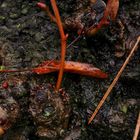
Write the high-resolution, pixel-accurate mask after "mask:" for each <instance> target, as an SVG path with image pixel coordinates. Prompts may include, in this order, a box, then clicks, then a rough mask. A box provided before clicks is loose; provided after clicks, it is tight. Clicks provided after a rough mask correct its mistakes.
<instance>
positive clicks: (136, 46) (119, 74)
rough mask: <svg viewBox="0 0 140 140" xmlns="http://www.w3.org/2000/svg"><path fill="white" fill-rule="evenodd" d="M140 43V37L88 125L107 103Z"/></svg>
mask: <svg viewBox="0 0 140 140" xmlns="http://www.w3.org/2000/svg"><path fill="white" fill-rule="evenodd" d="M139 41H140V36H139V37H138V39H137V42H136V43H135V45H134V47H133V48H132V50H131V52H130V54H129V55H128V57H127V59H126V60H125V62H124V64H123V66H122V67H121V69H120V70H119V72H118V74H117V75H116V77H115V79H114V80H113V82H112V83H111V85H110V86H109V88H108V89H107V91H106V93H105V94H104V96H103V98H102V99H101V101H100V102H99V104H98V106H97V107H96V109H95V111H94V113H93V114H92V116H91V117H90V119H89V121H88V124H90V123H91V122H92V120H93V119H94V117H95V116H96V114H97V113H98V111H99V110H100V108H101V107H102V105H103V103H104V102H105V100H106V98H107V97H108V95H109V94H110V92H111V91H112V89H113V87H114V86H115V84H116V83H117V81H118V79H119V77H120V76H121V74H122V72H123V70H124V68H125V67H126V65H127V64H128V63H129V61H130V58H131V57H132V55H133V54H134V52H135V51H136V50H137V48H138V43H139Z"/></svg>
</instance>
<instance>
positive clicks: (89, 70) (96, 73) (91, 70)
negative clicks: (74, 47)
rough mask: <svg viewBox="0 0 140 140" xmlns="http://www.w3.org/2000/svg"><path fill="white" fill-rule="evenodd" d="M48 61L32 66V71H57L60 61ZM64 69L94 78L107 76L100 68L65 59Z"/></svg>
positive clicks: (42, 72) (38, 72)
mask: <svg viewBox="0 0 140 140" xmlns="http://www.w3.org/2000/svg"><path fill="white" fill-rule="evenodd" d="M50 62H51V61H45V62H43V63H42V64H41V65H40V66H39V67H37V68H34V69H33V70H32V71H33V72H35V73H37V74H46V73H51V72H56V71H59V68H60V62H59V61H53V62H51V63H50ZM64 71H65V72H70V73H76V74H80V75H85V76H91V77H96V78H107V77H108V75H107V74H106V73H104V72H102V71H101V70H100V69H98V68H96V67H94V66H93V65H91V64H86V63H80V62H73V61H65V66H64Z"/></svg>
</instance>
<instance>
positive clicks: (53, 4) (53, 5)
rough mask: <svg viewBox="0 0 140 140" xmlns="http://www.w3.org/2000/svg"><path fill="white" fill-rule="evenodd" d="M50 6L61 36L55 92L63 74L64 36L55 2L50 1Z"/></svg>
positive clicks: (53, 0)
mask: <svg viewBox="0 0 140 140" xmlns="http://www.w3.org/2000/svg"><path fill="white" fill-rule="evenodd" d="M51 5H52V8H53V11H54V14H55V17H56V22H57V26H58V28H59V32H60V36H61V65H60V70H59V75H58V80H57V84H56V90H59V88H60V85H61V82H62V77H63V72H64V62H65V54H66V39H67V37H66V35H65V33H64V30H63V25H62V22H61V18H60V14H59V11H58V8H57V5H56V1H55V0H51Z"/></svg>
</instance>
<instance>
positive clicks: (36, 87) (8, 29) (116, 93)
mask: <svg viewBox="0 0 140 140" xmlns="http://www.w3.org/2000/svg"><path fill="white" fill-rule="evenodd" d="M36 3H37V0H34V1H31V0H30V1H27V0H16V1H11V0H1V1H0V67H1V69H22V68H32V67H36V66H38V65H39V64H40V63H41V62H43V61H45V60H50V59H53V58H55V56H56V55H58V59H59V58H60V57H59V53H60V37H59V32H58V29H57V27H56V25H55V23H52V22H51V21H50V19H49V18H48V17H47V16H46V14H45V13H44V12H43V11H41V10H40V9H39V8H38V7H37V6H36ZM87 5H88V2H87V1H84V2H83V1H81V0H76V1H74V0H67V1H65V0H61V1H60V0H59V1H58V6H59V9H60V13H61V16H62V20H65V18H67V17H69V16H71V15H72V13H73V12H75V11H76V8H77V7H82V6H83V7H85V6H87ZM139 9H140V3H139V1H138V0H133V1H131V0H123V1H121V2H120V8H119V12H118V16H117V19H116V21H115V22H113V23H111V24H110V25H109V26H108V27H106V28H105V29H103V30H102V31H100V32H99V33H98V34H96V35H94V36H92V37H85V36H83V37H82V38H81V39H80V40H79V41H78V42H77V43H75V44H73V45H72V46H71V47H70V48H68V50H67V57H66V60H73V61H80V62H86V63H90V64H93V65H95V66H96V67H98V68H100V69H101V70H103V71H104V72H106V73H108V75H109V78H108V79H105V80H104V79H102V80H99V79H94V78H90V77H86V76H80V75H76V74H71V73H65V74H64V77H63V82H62V88H63V90H64V91H63V93H64V96H61V94H60V95H56V94H54V92H53V86H55V84H56V80H57V73H54V74H45V75H37V74H32V73H30V72H22V73H9V74H6V73H1V74H0V109H1V112H0V113H1V118H0V126H3V127H4V128H5V130H7V131H6V133H5V134H4V135H3V136H1V137H0V139H1V140H47V139H53V140H55V139H57V140H58V139H60V140H63V139H65V140H94V139H96V140H97V139H98V140H103V139H107V140H112V139H113V140H126V139H127V140H131V139H132V137H133V133H134V129H135V124H136V120H137V116H138V112H139V109H140V106H139V105H140V94H139V91H140V59H139V56H140V49H138V50H137V52H136V53H135V55H134V56H133V59H132V60H131V62H130V63H129V64H128V66H127V67H126V69H125V71H124V73H123V75H122V76H121V78H120V80H119V82H118V83H117V84H116V86H115V87H114V89H113V91H112V93H111V95H110V96H109V97H108V98H107V101H106V102H105V104H104V105H103V107H102V109H101V110H100V111H99V113H98V114H97V116H96V117H95V119H94V121H93V122H92V124H90V125H87V120H88V118H89V117H90V116H91V114H92V112H93V111H94V109H95V108H96V106H97V104H98V103H99V101H100V99H101V98H102V96H103V94H104V93H105V91H106V90H107V88H108V86H109V85H110V83H111V81H112V80H113V78H114V77H115V75H116V73H117V71H118V70H119V68H120V67H121V65H122V64H123V62H124V60H125V59H126V57H127V55H128V53H129V52H130V49H131V46H130V45H129V44H130V43H131V44H132V46H133V44H134V42H135V40H136V38H137V36H138V35H140V20H139V19H140V11H139ZM66 32H68V33H69V38H68V44H69V43H70V42H71V41H72V40H73V39H74V38H76V36H77V33H76V32H75V31H72V30H67V31H66ZM7 83H8V85H7ZM2 112H3V114H4V115H3V116H4V118H2V117H3V116H2Z"/></svg>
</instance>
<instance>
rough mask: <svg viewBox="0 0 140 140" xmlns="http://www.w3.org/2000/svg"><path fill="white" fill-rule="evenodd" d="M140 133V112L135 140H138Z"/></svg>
mask: <svg viewBox="0 0 140 140" xmlns="http://www.w3.org/2000/svg"><path fill="white" fill-rule="evenodd" d="M139 131H140V112H139V116H138V120H137V125H136V129H135V133H134V137H133V140H137V137H138V135H139Z"/></svg>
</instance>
